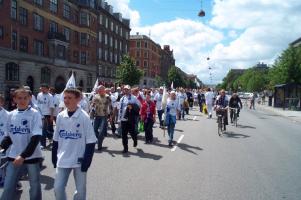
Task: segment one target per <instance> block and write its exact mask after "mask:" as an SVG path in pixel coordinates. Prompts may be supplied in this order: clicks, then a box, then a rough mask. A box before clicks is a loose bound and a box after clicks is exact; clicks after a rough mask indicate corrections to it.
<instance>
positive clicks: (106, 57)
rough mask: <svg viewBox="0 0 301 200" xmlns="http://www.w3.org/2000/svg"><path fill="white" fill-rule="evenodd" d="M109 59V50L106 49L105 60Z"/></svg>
mask: <svg viewBox="0 0 301 200" xmlns="http://www.w3.org/2000/svg"><path fill="white" fill-rule="evenodd" d="M107 60H108V50H105V61H107Z"/></svg>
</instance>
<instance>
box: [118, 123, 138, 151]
mask: <svg viewBox="0 0 301 200" xmlns="http://www.w3.org/2000/svg"><path fill="white" fill-rule="evenodd" d="M128 133H130V135H131V137H132V139H133V141H134V144H135V143H137V133H136V131H135V122H128V121H122V122H121V135H122V145H123V148H124V149H126V150H128Z"/></svg>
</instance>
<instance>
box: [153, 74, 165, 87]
mask: <svg viewBox="0 0 301 200" xmlns="http://www.w3.org/2000/svg"><path fill="white" fill-rule="evenodd" d="M155 81H156V87H160V86H162V85H164V84H165V81H164V80H163V79H162V78H161V77H160V76H158V75H156V77H155Z"/></svg>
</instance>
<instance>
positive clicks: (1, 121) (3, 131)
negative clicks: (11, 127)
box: [0, 107, 9, 158]
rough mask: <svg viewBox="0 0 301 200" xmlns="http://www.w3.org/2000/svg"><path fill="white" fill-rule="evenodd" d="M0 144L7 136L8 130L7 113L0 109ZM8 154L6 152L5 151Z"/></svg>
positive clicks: (2, 156)
mask: <svg viewBox="0 0 301 200" xmlns="http://www.w3.org/2000/svg"><path fill="white" fill-rule="evenodd" d="M0 109H1V110H0V143H1V142H2V140H3V138H4V137H5V136H6V135H7V128H8V124H7V122H8V115H9V113H8V112H7V111H6V110H5V109H4V108H1V107H0ZM6 153H8V151H6ZM4 157H6V156H5V155H3V154H2V155H1V158H4Z"/></svg>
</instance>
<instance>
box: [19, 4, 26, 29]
mask: <svg viewBox="0 0 301 200" xmlns="http://www.w3.org/2000/svg"><path fill="white" fill-rule="evenodd" d="M19 21H20V23H21V24H22V25H27V10H26V9H25V8H22V7H20V10H19Z"/></svg>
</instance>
